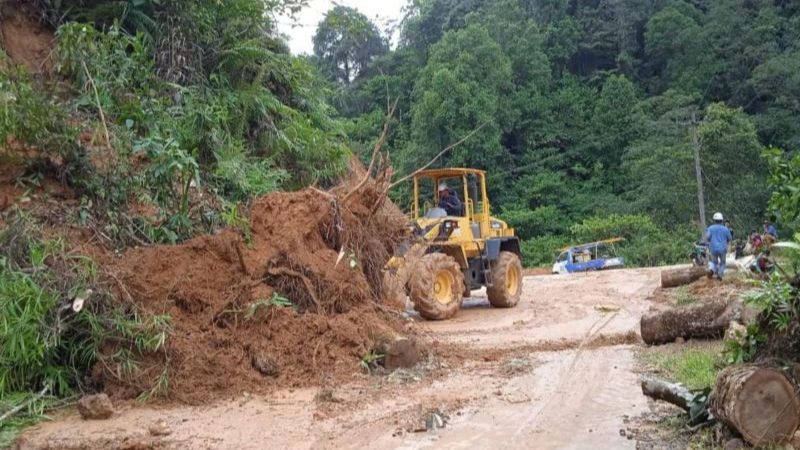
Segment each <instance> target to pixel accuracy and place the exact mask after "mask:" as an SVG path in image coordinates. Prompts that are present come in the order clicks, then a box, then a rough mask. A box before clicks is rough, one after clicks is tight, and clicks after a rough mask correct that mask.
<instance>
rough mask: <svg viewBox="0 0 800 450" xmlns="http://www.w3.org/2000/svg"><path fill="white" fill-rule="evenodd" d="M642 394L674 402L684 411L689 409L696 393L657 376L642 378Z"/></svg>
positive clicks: (654, 398)
mask: <svg viewBox="0 0 800 450" xmlns="http://www.w3.org/2000/svg"><path fill="white" fill-rule="evenodd" d="M642 394H644V395H646V396H648V397H650V398H652V399H653V400H661V401H663V402H667V403H672V404H673V405H675V406H677V407H678V408H681V409H683V410H684V411H687V412H688V411H689V408H690V406H689V405H690V404H691V403H692V399H694V394H692V393H691V391H689V389H686V388H685V387H683V386H682V385H680V384H675V383H669V382H667V381H663V380H658V379H655V378H645V379H643V380H642Z"/></svg>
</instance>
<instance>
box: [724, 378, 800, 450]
mask: <svg viewBox="0 0 800 450" xmlns="http://www.w3.org/2000/svg"><path fill="white" fill-rule="evenodd" d="M710 409H711V413H712V414H713V415H714V417H716V418H717V419H719V420H720V421H721V422H723V423H725V424H726V425H728V426H729V427H730V428H732V429H734V430H736V431H738V432H739V434H741V435H742V437H743V438H744V439H745V440H746V441H747V442H749V443H750V444H752V445H754V446H756V447H762V446H767V445H777V444H784V443H786V442H788V441H789V440H790V439H791V438H792V436H794V433H795V432H796V431H797V429H798V427H800V402H798V399H797V394H796V387H795V386H794V385H793V384H792V382H790V381H789V379H788V378H787V377H786V375H784V374H783V373H782V372H781V371H780V370H777V369H772V368H765V367H759V366H756V365H736V366H729V367H726V368H725V369H723V370H722V371H721V372H720V373H719V374H718V375H717V382H716V384H715V386H714V390H713V391H712V393H711V400H710Z"/></svg>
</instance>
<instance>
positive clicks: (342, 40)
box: [314, 5, 388, 85]
mask: <svg viewBox="0 0 800 450" xmlns="http://www.w3.org/2000/svg"><path fill="white" fill-rule="evenodd" d="M387 51H388V45H387V43H386V41H385V40H384V39H383V38H382V37H381V35H380V32H379V31H378V28H377V27H376V26H375V25H374V24H373V23H372V22H370V20H369V19H368V18H367V17H366V16H365V15H363V14H361V13H360V12H358V10H356V9H353V8H350V7H347V6H341V5H337V6H334V7H333V9H331V10H330V11H328V12H327V13H326V14H325V18H324V19H322V21H321V22H320V23H319V26H318V27H317V32H316V34H315V35H314V55H315V56H316V58H317V60H318V64H319V66H320V69H321V70H322V72H323V73H324V74H326V75H327V76H328V77H329V78H331V79H332V80H334V81H337V82H339V83H342V84H344V85H347V84H350V83H352V82H353V81H355V80H356V79H357V78H358V77H359V75H361V74H362V73H363V72H364V71H365V70H366V69H367V68H368V66H369V64H370V63H371V62H372V61H373V60H374V59H375V58H376V57H379V56H381V55H383V54H385V53H386V52H387Z"/></svg>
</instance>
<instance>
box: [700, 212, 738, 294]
mask: <svg viewBox="0 0 800 450" xmlns="http://www.w3.org/2000/svg"><path fill="white" fill-rule="evenodd" d="M724 221H725V218H724V217H722V213H715V214H714V223H713V224H712V225H711V226H710V227H708V230H706V240H707V241H708V249H709V251H710V252H711V261H710V262H709V268H710V269H711V271H710V272H709V276H711V275H716V276H717V278H719V279H720V280H721V279H722V277H723V276H724V275H725V257H726V256H727V254H728V244H730V242H731V241H732V240H733V236H731V230H729V229H728V228H727V227H726V226H725V225H723V222H724Z"/></svg>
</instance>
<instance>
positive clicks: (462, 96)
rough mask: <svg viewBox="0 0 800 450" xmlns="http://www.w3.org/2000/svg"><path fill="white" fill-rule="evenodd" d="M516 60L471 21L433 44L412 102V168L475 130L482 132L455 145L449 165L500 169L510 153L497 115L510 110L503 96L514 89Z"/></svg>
mask: <svg viewBox="0 0 800 450" xmlns="http://www.w3.org/2000/svg"><path fill="white" fill-rule="evenodd" d="M511 76H512V72H511V62H510V61H509V59H508V58H507V57H506V56H505V55H504V54H503V52H502V49H501V48H500V46H499V45H498V44H497V43H496V42H495V41H494V40H493V39H492V38H491V37H490V35H489V32H488V31H487V30H486V28H484V27H482V26H479V25H471V26H469V27H467V28H465V29H463V30H458V31H451V32H449V33H447V34H446V35H445V36H444V37H443V38H442V40H441V41H440V42H438V43H437V44H436V45H434V46H433V47H432V48H431V56H430V59H429V61H428V65H427V66H426V67H425V69H423V72H422V74H421V77H420V81H419V82H418V84H417V86H416V88H415V91H414V104H413V106H412V115H413V119H412V130H413V131H412V133H413V140H414V144H413V147H411V148H413V154H411V155H408V157H407V158H406V161H404V162H406V163H407V166H406V168H407V169H408V170H411V169H413V168H415V167H419V166H421V165H422V164H424V163H425V162H427V161H428V160H429V159H431V158H432V157H433V156H434V155H436V153H438V152H439V150H441V149H442V148H444V147H446V146H447V145H449V144H451V143H454V142H456V141H458V140H459V139H461V138H462V137H463V136H465V135H466V134H467V133H469V132H470V131H471V130H473V129H476V128H479V127H481V126H482V128H481V130H480V131H479V132H478V133H477V134H476V135H475V136H473V137H472V139H470V140H469V141H468V142H466V143H464V144H463V145H461V146H459V147H457V148H455V149H454V150H453V151H452V152H451V153H450V155H449V157H448V160H447V164H448V165H454V166H467V167H478V168H492V167H497V160H498V158H502V157H503V154H504V151H503V148H502V146H501V143H500V137H501V130H500V128H499V126H498V123H497V119H498V117H499V116H501V115H503V114H505V110H504V109H503V105H502V103H501V97H500V94H501V93H502V92H503V91H505V90H508V89H509V88H510V82H511Z"/></svg>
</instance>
